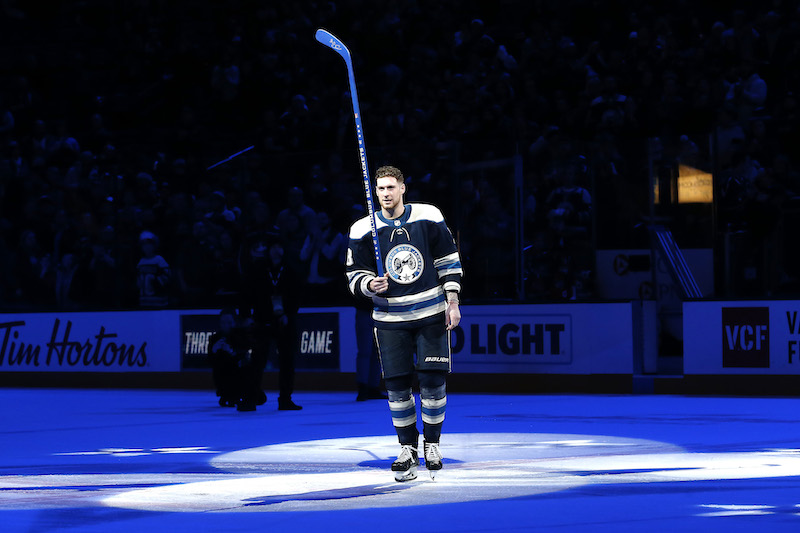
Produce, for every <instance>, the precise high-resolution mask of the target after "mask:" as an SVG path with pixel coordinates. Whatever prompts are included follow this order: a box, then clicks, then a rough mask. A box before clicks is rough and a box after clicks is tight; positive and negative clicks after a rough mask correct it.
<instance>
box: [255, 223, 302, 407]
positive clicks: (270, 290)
mask: <svg viewBox="0 0 800 533" xmlns="http://www.w3.org/2000/svg"><path fill="white" fill-rule="evenodd" d="M241 265H242V266H241V268H242V291H241V295H240V300H241V304H240V314H241V316H242V318H243V319H244V320H245V321H246V323H247V324H248V325H249V327H250V328H251V329H252V331H253V334H254V347H253V357H254V359H255V360H256V361H257V363H258V364H259V365H260V366H261V369H262V370H263V368H264V367H265V366H266V362H267V355H268V353H269V350H270V346H271V345H274V347H275V350H276V351H277V353H278V365H279V374H278V387H279V394H280V396H279V397H278V409H280V410H282V411H287V410H289V411H296V410H299V409H302V407H301V406H299V405H297V404H295V403H294V402H293V401H292V393H293V392H294V347H295V341H296V338H297V311H298V309H299V307H300V302H299V294H300V291H301V288H302V287H301V284H302V279H301V278H300V277H298V275H297V273H296V272H295V271H294V270H293V269H292V268H289V267H288V266H287V264H286V261H285V256H284V248H283V245H282V244H281V243H280V241H279V240H278V239H277V236H276V235H274V234H271V233H266V232H257V233H253V234H251V235H248V236H247V238H246V239H245V241H244V243H243V248H242V261H241Z"/></svg>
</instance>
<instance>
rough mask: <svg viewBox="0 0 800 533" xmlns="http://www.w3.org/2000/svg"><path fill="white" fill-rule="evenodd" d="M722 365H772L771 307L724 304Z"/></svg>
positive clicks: (748, 366) (727, 366) (767, 366)
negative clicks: (770, 344)
mask: <svg viewBox="0 0 800 533" xmlns="http://www.w3.org/2000/svg"><path fill="white" fill-rule="evenodd" d="M722 366H723V367H725V368H731V367H735V368H769V307H723V308H722Z"/></svg>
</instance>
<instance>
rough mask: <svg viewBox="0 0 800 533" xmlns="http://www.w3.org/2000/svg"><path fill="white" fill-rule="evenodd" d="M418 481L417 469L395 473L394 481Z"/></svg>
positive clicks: (412, 468)
mask: <svg viewBox="0 0 800 533" xmlns="http://www.w3.org/2000/svg"><path fill="white" fill-rule="evenodd" d="M415 479H417V467H416V466H414V467H411V468H409V469H408V470H406V471H405V472H395V473H394V480H395V481H400V482H403V481H413V480H415Z"/></svg>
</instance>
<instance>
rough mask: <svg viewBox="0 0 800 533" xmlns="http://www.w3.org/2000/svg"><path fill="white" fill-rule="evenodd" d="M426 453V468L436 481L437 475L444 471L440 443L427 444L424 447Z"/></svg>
mask: <svg viewBox="0 0 800 533" xmlns="http://www.w3.org/2000/svg"><path fill="white" fill-rule="evenodd" d="M422 448H423V450H424V452H425V468H427V469H428V473H429V474H430V475H431V479H434V480H435V479H436V473H437V472H438V471H439V470H441V469H442V452H441V450H439V443H438V442H427V441H426V442H425V443H423V445H422Z"/></svg>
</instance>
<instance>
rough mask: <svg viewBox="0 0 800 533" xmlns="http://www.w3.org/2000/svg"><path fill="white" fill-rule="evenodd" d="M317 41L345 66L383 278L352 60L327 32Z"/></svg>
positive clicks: (365, 187) (379, 270)
mask: <svg viewBox="0 0 800 533" xmlns="http://www.w3.org/2000/svg"><path fill="white" fill-rule="evenodd" d="M316 38H317V41H319V42H320V43H322V44H324V45H325V46H328V47H330V48H332V49H333V50H334V51H335V52H336V53H337V54H339V55H340V56H342V59H344V64H345V65H347V78H348V79H349V80H350V99H351V100H352V102H353V116H355V121H356V137H357V138H358V155H359V157H360V158H361V174H362V177H363V178H364V194H365V195H366V197H367V212H368V213H369V220H370V228H371V229H372V247H373V248H374V250H375V261H376V262H377V267H378V276H379V277H381V276H383V261H382V260H381V250H380V247H379V246H378V228H377V223H376V222H375V207H374V205H373V204H372V182H371V180H370V179H369V166H367V147H366V145H365V144H364V129H363V128H362V126H361V110H360V109H359V107H358V94H357V93H356V76H355V73H354V72H353V60H352V58H351V57H350V50H348V49H347V47H346V46H345V45H344V43H343V42H342V41H340V40H339V38H338V37H336V36H335V35H333V34H332V33H331V32H329V31H328V30H323V29H322V28H320V29H318V30H317V33H316Z"/></svg>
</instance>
